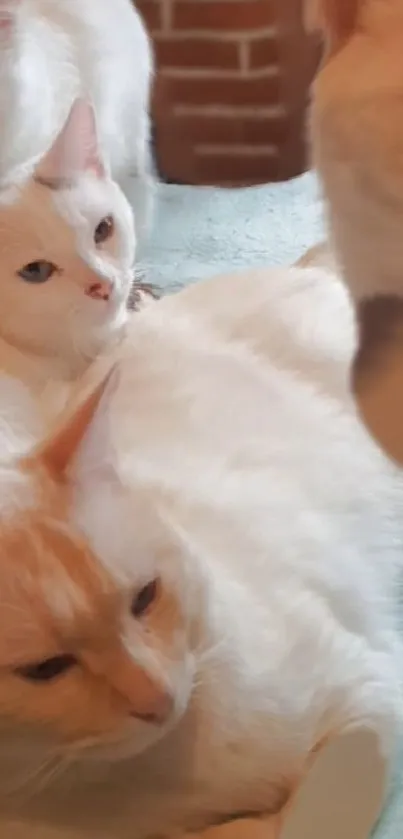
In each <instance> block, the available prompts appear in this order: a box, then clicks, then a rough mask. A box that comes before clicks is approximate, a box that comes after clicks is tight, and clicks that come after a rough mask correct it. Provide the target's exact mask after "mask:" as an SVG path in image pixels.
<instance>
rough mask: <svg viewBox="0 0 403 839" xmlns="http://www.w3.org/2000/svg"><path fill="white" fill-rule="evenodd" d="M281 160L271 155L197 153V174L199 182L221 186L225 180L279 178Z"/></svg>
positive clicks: (246, 180) (248, 180)
mask: <svg viewBox="0 0 403 839" xmlns="http://www.w3.org/2000/svg"><path fill="white" fill-rule="evenodd" d="M279 171H280V170H279V160H278V158H277V157H276V156H271V155H255V154H254V155H250V156H246V155H235V154H231V152H230V151H228V152H227V153H226V154H225V155H221V154H218V155H215V154H208V155H205V154H201V153H197V174H198V180H199V183H208V184H211V185H213V186H219V185H220V184H222V183H225V182H236V181H237V182H239V181H242V182H244V183H251V182H254V183H256V182H260V183H266V182H267V181H273V180H277V179H278V177H279V176H280V175H279Z"/></svg>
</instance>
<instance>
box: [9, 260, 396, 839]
mask: <svg viewBox="0 0 403 839" xmlns="http://www.w3.org/2000/svg"><path fill="white" fill-rule="evenodd" d="M276 284H277V285H276ZM229 298H230V299H231V306H230V307H229V306H228V299H229ZM353 347H354V330H353V328H352V318H351V311H350V309H349V306H348V302H347V296H346V293H345V289H344V288H343V286H341V284H340V283H338V282H337V280H336V279H335V278H334V279H333V281H332V279H331V275H330V273H329V274H327V275H326V274H325V273H324V272H323V271H319V270H318V269H315V270H312V269H310V270H308V269H305V270H302V269H296V268H294V269H290V270H289V271H283V272H281V271H273V272H269V271H255V272H249V273H244V274H241V275H229V276H227V277H220V278H215V279H214V280H211V281H208V282H205V283H200V284H199V285H197V286H193V287H191V288H188V289H186V290H185V291H183V292H181V293H180V294H178V295H173V296H172V297H170V298H164V299H163V300H161V301H159V302H158V303H157V304H156V305H153V306H150V307H148V308H146V309H145V310H144V311H142V312H140V313H139V314H138V317H137V318H136V323H135V328H133V329H132V331H131V333H130V338H129V337H128V339H127V343H126V344H125V346H124V347H122V348H121V350H120V356H119V363H118V369H117V370H116V372H113V373H111V374H110V376H109V379H108V380H107V381H106V383H103V384H101V385H99V386H98V388H96V389H95V392H91V393H90V396H89V397H88V398H86V399H85V400H84V403H81V407H79V408H78V409H77V410H73V411H72V415H71V416H68V417H67V420H65V421H64V422H62V424H61V426H60V429H59V430H58V431H57V433H56V434H54V435H52V436H51V437H50V439H49V440H48V441H47V442H46V443H45V444H44V445H43V446H42V447H41V448H40V449H39V450H38V451H36V452H35V453H34V454H33V455H31V456H30V457H28V458H27V457H25V459H24V460H23V461H22V462H21V461H20V463H17V464H16V463H15V461H13V460H12V458H9V459H8V460H7V461H6V462H5V459H4V458H2V461H3V463H2V468H1V471H0V481H1V482H2V483H1V489H2V492H1V500H0V593H1V597H2V601H1V603H2V608H1V610H0V835H1V836H3V835H4V836H6V837H7V839H8V837H10V839H33V837H34V839H48V837H51V839H67V837H68V839H111V837H113V839H145V837H151V836H154V837H155V835H158V836H161V835H162V836H175V835H177V834H178V833H180V832H181V831H182V830H184V829H185V830H187V831H191V830H199V829H204V828H206V829H207V830H208V829H209V826H210V825H211V824H217V825H219V824H220V823H221V822H228V821H229V819H233V820H234V827H233V831H232V829H231V831H229V828H226V829H225V830H224V828H222V830H223V839H224V837H225V836H228V835H230V836H231V835H232V836H240V835H241V834H242V832H243V835H244V837H245V839H250V837H251V836H252V835H256V834H259V833H261V830H259V828H261V826H262V822H260V821H259V818H260V817H261V816H263V817H264V832H265V835H266V836H267V837H268V839H274V837H275V836H277V835H278V819H277V816H276V813H277V811H278V810H279V809H280V808H281V806H282V804H283V803H284V801H285V800H286V799H287V796H288V795H289V793H290V791H291V790H292V789H293V788H294V786H295V783H296V781H298V779H299V778H300V776H301V774H303V772H304V771H305V767H306V763H307V761H308V760H309V757H310V756H311V754H312V752H313V751H314V750H315V749H316V748H317V746H318V743H321V742H323V740H324V739H326V738H327V737H328V736H331V735H332V733H334V732H335V731H337V732H338V731H340V729H342V728H343V727H345V726H350V725H354V724H356V723H360V722H362V721H364V723H369V724H370V725H371V727H373V730H374V731H375V733H376V734H377V736H378V737H379V741H380V744H381V747H382V750H383V752H384V754H385V756H386V757H388V756H389V755H390V753H391V751H393V747H394V742H395V736H396V727H397V725H398V724H399V721H400V714H401V695H400V676H399V674H400V671H399V665H400V660H401V647H400V641H399V636H398V633H397V627H396V621H395V617H394V611H393V600H394V592H395V585H396V578H397V576H398V575H399V571H400V565H401V554H402V551H401V544H402V539H403V535H402V525H401V522H400V519H399V516H398V515H397V514H396V508H399V509H400V499H401V484H400V481H399V480H398V479H397V478H396V474H395V471H394V469H393V468H392V467H391V465H390V464H389V463H388V462H387V460H386V459H385V458H384V457H383V456H382V454H381V453H380V452H379V451H378V449H377V448H376V447H375V446H374V445H373V444H372V441H371V440H370V439H369V438H368V435H366V434H365V432H364V431H363V429H362V428H361V426H360V424H359V423H358V422H357V419H356V416H355V411H354V408H353V406H352V400H351V398H350V395H349V393H348V390H347V386H346V372H347V369H348V364H349V360H350V358H351V354H352V351H353ZM101 367H103V363H102V364H101ZM102 374H103V371H102V370H101V371H100V372H99V375H100V377H101V378H102ZM105 387H106V392H105V393H104V395H102V394H103V390H104V388H105ZM90 391H91V389H90ZM101 397H102V400H101V402H100V398H101ZM99 402H100V404H99ZM5 431H6V429H5ZM76 455H77V457H75V456H76ZM362 486H365V488H366V490H367V492H366V493H365V494H363V493H361V492H360V489H361V487H362ZM73 522H74V526H73ZM78 528H81V532H82V533H84V534H85V535H86V536H87V538H88V542H86V541H85V540H84V538H83V536H80V535H79V531H78ZM245 814H249V815H251V817H253V816H254V817H255V818H254V820H253V825H254V827H253V830H252V827H251V823H250V820H248V819H247V820H245V818H244V817H245ZM217 830H218V828H217ZM220 832H221V831H220Z"/></svg>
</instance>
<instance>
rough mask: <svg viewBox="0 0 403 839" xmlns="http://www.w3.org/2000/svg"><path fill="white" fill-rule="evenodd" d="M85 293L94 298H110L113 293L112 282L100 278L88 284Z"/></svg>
mask: <svg viewBox="0 0 403 839" xmlns="http://www.w3.org/2000/svg"><path fill="white" fill-rule="evenodd" d="M85 293H86V295H87V296H88V297H92V299H93V300H109V298H110V296H111V294H112V283H110V282H109V280H98V281H97V282H96V283H91V285H89V286H87V288H86V290H85Z"/></svg>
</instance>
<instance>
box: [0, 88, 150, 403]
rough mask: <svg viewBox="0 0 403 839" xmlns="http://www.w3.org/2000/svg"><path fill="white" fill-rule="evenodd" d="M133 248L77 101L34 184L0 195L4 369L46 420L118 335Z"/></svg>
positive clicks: (124, 213) (124, 209)
mask: <svg viewBox="0 0 403 839" xmlns="http://www.w3.org/2000/svg"><path fill="white" fill-rule="evenodd" d="M135 244H136V239H135V233H134V226H133V214H132V211H131V208H130V206H129V204H128V201H127V200H126V198H125V196H124V194H123V192H122V191H121V189H120V188H119V187H118V185H117V184H116V183H115V182H114V181H113V180H111V178H110V177H109V175H108V174H107V172H106V171H105V168H104V165H103V160H102V155H101V152H100V150H99V149H98V143H97V136H96V131H95V121H94V113H93V110H92V108H91V106H90V105H88V104H87V103H86V102H84V101H83V100H76V102H75V104H74V105H73V107H72V109H71V111H70V115H69V117H68V119H67V122H66V124H65V126H64V128H63V129H62V131H61V133H60V134H59V136H58V137H57V138H56V140H55V142H54V144H53V146H52V148H51V149H50V150H49V151H48V153H47V155H46V156H45V157H44V159H42V160H41V161H40V163H39V164H38V165H37V166H36V168H35V170H34V172H33V175H32V177H31V178H30V179H29V180H28V181H23V182H22V184H21V185H19V186H17V187H12V188H9V189H3V191H2V192H1V191H0V264H1V273H0V294H1V309H0V370H2V371H3V372H5V373H8V374H10V375H12V376H16V377H17V378H19V379H21V380H22V381H24V382H25V383H26V384H27V385H28V387H29V389H30V390H31V392H32V394H33V395H34V397H35V399H36V400H37V401H39V402H40V405H41V409H42V410H43V413H44V415H45V417H50V416H52V415H54V413H55V411H57V410H59V409H60V406H61V405H62V404H64V400H65V398H66V396H67V395H68V392H69V388H70V386H71V384H72V383H73V382H74V381H75V380H76V379H77V378H78V377H79V376H80V375H82V373H83V371H84V370H85V369H86V367H87V366H88V364H89V362H90V361H91V360H92V359H93V358H94V357H95V356H96V355H97V354H98V353H99V351H100V350H101V349H105V348H106V347H107V346H111V345H112V344H113V343H114V342H116V340H118V338H119V337H120V335H121V333H122V330H123V329H124V326H125V323H126V320H127V317H128V315H127V300H128V296H129V292H130V289H131V286H132V281H133V263H134V255H135Z"/></svg>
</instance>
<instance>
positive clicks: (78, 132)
mask: <svg viewBox="0 0 403 839" xmlns="http://www.w3.org/2000/svg"><path fill="white" fill-rule="evenodd" d="M86 171H91V172H93V173H94V174H95V175H97V176H98V177H100V178H101V177H103V176H104V175H105V169H104V166H103V163H102V159H101V155H100V151H99V146H98V138H97V129H96V121H95V113H94V109H93V107H92V105H91V104H90V103H89V102H87V101H86V100H85V99H76V101H75V102H74V103H73V105H72V108H71V111H70V113H69V115H68V117H67V120H66V122H65V124H64V126H63V128H62V130H61V132H60V134H59V135H58V136H57V137H56V140H55V141H54V143H53V146H52V147H51V148H50V149H49V151H48V152H47V154H46V155H45V157H44V158H43V160H41V162H40V163H39V165H38V167H37V169H36V172H35V180H36V181H37V182H39V183H41V184H44V185H45V186H50V187H52V188H53V189H57V188H58V187H60V186H63V184H65V183H66V182H67V183H68V182H69V181H71V180H74V178H76V177H77V175H79V174H80V173H82V172H86Z"/></svg>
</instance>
